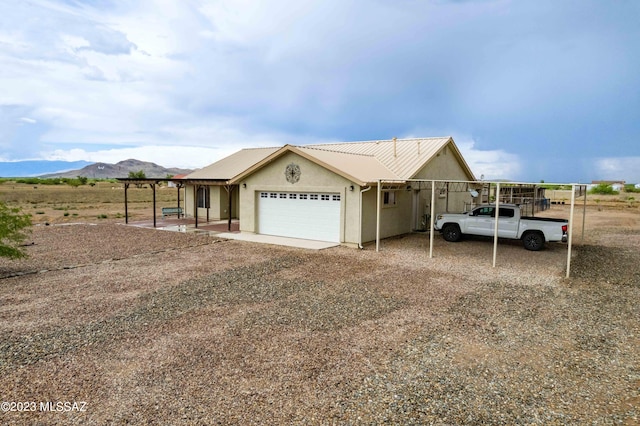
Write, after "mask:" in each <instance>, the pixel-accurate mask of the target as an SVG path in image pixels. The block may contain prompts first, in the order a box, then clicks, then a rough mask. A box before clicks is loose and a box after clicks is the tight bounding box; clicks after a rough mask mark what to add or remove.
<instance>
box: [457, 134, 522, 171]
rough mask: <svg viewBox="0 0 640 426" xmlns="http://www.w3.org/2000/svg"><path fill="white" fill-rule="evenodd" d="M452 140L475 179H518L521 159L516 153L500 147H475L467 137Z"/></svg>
mask: <svg viewBox="0 0 640 426" xmlns="http://www.w3.org/2000/svg"><path fill="white" fill-rule="evenodd" d="M454 140H455V142H456V145H457V146H458V148H459V149H460V152H461V153H462V156H463V157H464V159H465V160H466V161H467V163H468V164H469V167H470V168H471V171H472V172H473V174H474V175H475V176H476V178H477V179H480V178H481V177H482V176H484V179H485V180H496V179H508V180H519V179H520V176H521V174H522V161H521V160H520V157H519V156H518V155H516V154H512V153H509V152H506V151H504V150H502V149H495V150H488V151H482V150H479V149H476V148H475V144H476V143H475V141H474V140H473V139H469V138H460V139H456V138H454Z"/></svg>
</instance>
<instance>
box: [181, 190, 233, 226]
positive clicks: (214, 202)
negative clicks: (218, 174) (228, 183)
mask: <svg viewBox="0 0 640 426" xmlns="http://www.w3.org/2000/svg"><path fill="white" fill-rule="evenodd" d="M185 188H186V191H185V192H186V197H185V204H184V205H185V213H186V216H188V217H193V216H194V210H195V202H194V200H195V195H194V194H195V188H196V187H195V186H194V185H186V186H185ZM209 188H210V189H209V206H210V207H209V220H222V219H228V218H229V215H228V210H229V198H228V194H227V190H226V189H225V188H224V187H223V186H209ZM231 203H232V212H231V213H232V216H231V217H232V218H238V211H239V208H238V206H239V200H238V188H237V187H235V188H234V189H233V193H232V195H231ZM206 217H207V209H206V208H202V207H200V208H198V218H199V219H202V220H205V219H206Z"/></svg>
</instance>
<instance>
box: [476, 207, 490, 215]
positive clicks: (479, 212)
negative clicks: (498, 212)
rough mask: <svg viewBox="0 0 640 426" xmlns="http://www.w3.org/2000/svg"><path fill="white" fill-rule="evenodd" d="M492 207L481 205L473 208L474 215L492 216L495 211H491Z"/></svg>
mask: <svg viewBox="0 0 640 426" xmlns="http://www.w3.org/2000/svg"><path fill="white" fill-rule="evenodd" d="M493 210H494V209H493V207H481V208H479V209H475V210H474V211H473V215H474V216H490V217H494V216H495V213H494V212H493Z"/></svg>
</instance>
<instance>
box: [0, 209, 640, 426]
mask: <svg viewBox="0 0 640 426" xmlns="http://www.w3.org/2000/svg"><path fill="white" fill-rule="evenodd" d="M591 213H593V215H592V216H588V217H589V219H588V221H587V230H588V233H587V236H588V237H587V239H586V240H585V241H584V242H583V244H581V245H578V246H576V247H575V251H574V255H573V257H572V271H573V275H572V278H570V279H568V280H565V279H564V268H565V266H566V253H567V252H566V245H563V244H550V245H549V246H548V248H547V249H546V250H544V251H541V252H535V253H533V252H528V251H525V250H524V249H522V247H521V245H519V244H516V243H509V242H504V243H502V244H500V246H499V252H498V267H497V268H491V260H492V252H491V250H492V245H491V243H490V242H488V241H487V240H485V239H472V238H471V239H467V240H466V241H463V242H461V243H457V244H452V243H446V242H444V241H443V240H442V239H441V238H440V237H439V236H437V237H436V238H435V242H436V244H435V249H434V258H433V259H429V258H428V235H421V234H415V235H408V236H404V237H400V238H394V239H389V240H385V241H383V244H382V252H381V253H376V252H375V251H374V249H373V247H372V246H368V247H366V249H365V250H354V249H348V248H342V247H337V248H333V249H329V250H323V251H320V252H316V251H307V250H301V249H293V248H285V247H274V246H267V245H258V244H252V243H246V242H237V241H224V240H218V239H215V238H212V237H205V236H201V235H193V234H181V233H172V232H166V231H155V230H149V229H141V228H135V227H126V226H123V225H118V224H114V223H101V224H100V225H95V226H94V225H69V226H49V227H37V228H36V229H34V233H33V235H32V240H33V242H34V244H33V245H31V246H29V247H28V248H27V250H28V251H29V254H30V258H29V259H26V260H21V261H17V262H16V261H8V260H0V277H2V278H0V331H1V332H2V334H1V336H2V337H1V338H0V396H1V398H0V399H1V400H2V401H14V402H36V405H35V408H36V411H22V412H17V411H10V412H5V413H0V423H3V424H112V423H114V424H140V423H142V424H153V423H158V424H202V425H205V424H265V423H266V424H274V423H277V424H282V423H285V424H383V423H388V424H505V425H506V424H545V425H546V424H626V425H631V424H638V423H639V422H640V413H639V411H640V367H639V366H640V312H639V311H640V308H639V307H638V304H637V300H638V296H640V253H638V250H637V248H638V246H640V214H639V213H638V212H637V211H632V212H629V211H622V212H619V211H611V212H602V214H603V215H606V217H607V218H608V219H609V220H610V218H611V217H612V216H615V215H616V214H619V215H620V220H619V221H618V222H616V221H615V220H612V221H611V222H607V223H606V224H605V225H606V226H604V227H598V226H599V224H600V223H601V222H600V221H599V220H598V217H597V214H598V213H599V212H595V211H594V212H590V214H591ZM46 401H52V402H58V401H60V402H65V401H68V402H73V401H76V402H86V406H84V411H69V412H64V411H62V412H43V411H42V410H41V409H40V402H46ZM31 407H32V406H31V405H28V406H27V408H31ZM62 407H63V409H64V405H62ZM71 407H73V406H71ZM15 408H16V409H17V406H16V407H15ZM78 408H80V407H78Z"/></svg>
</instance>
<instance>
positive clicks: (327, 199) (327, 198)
mask: <svg viewBox="0 0 640 426" xmlns="http://www.w3.org/2000/svg"><path fill="white" fill-rule="evenodd" d="M320 199H321V200H322V201H329V194H322V195H321V196H320Z"/></svg>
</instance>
